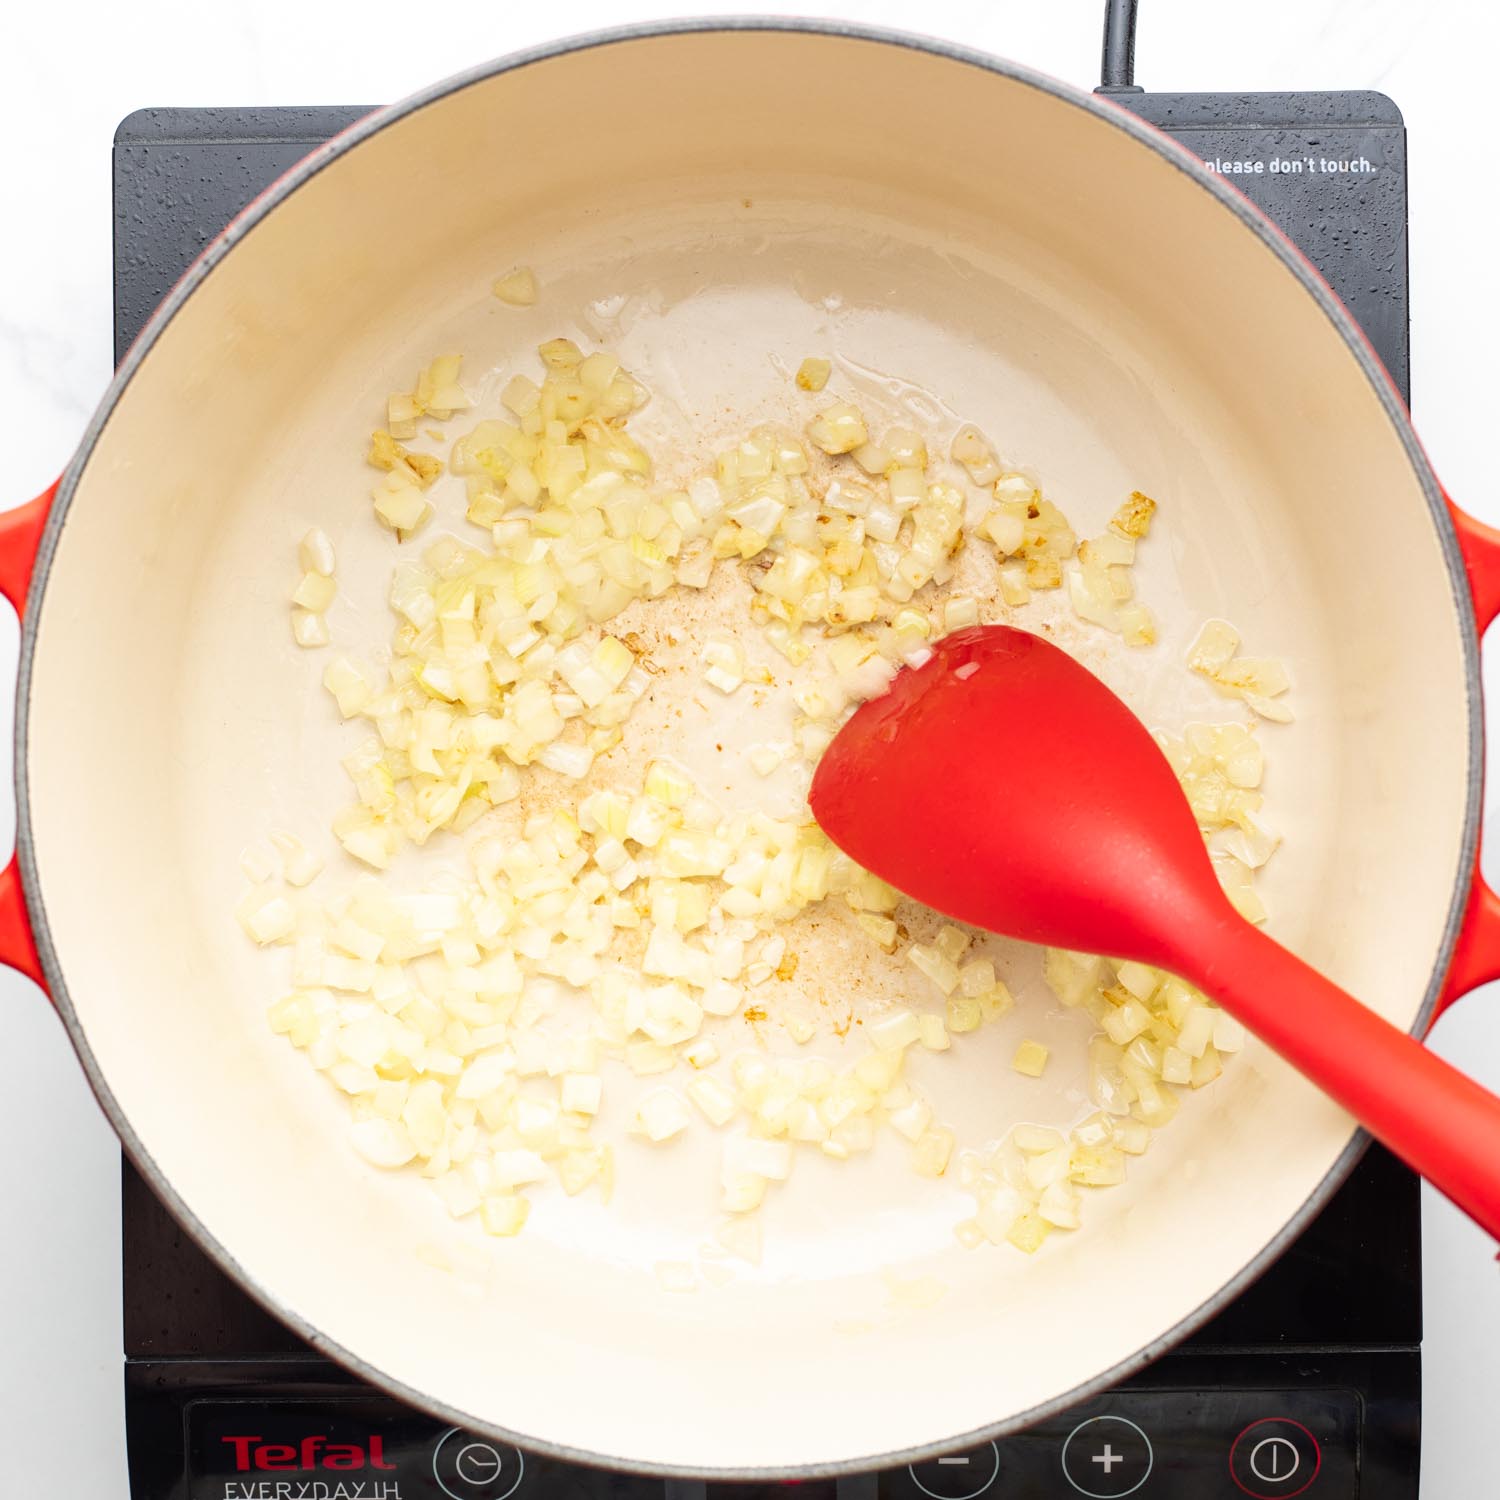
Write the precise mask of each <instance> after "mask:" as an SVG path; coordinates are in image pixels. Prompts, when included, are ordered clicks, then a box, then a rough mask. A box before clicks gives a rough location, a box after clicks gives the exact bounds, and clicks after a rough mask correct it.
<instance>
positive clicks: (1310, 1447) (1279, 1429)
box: [1229, 1417, 1323, 1500]
mask: <svg viewBox="0 0 1500 1500" xmlns="http://www.w3.org/2000/svg"><path fill="white" fill-rule="evenodd" d="M1322 1467H1323V1450H1322V1449H1321V1448H1319V1447H1318V1440H1317V1438H1315V1437H1314V1436H1313V1435H1312V1433H1310V1432H1309V1431H1308V1430H1307V1428H1305V1427H1304V1426H1303V1425H1302V1424H1301V1423H1300V1422H1294V1421H1293V1420H1292V1419H1291V1418H1290V1417H1264V1418H1262V1419H1261V1420H1260V1421H1259V1422H1252V1423H1251V1424H1250V1425H1249V1426H1248V1427H1247V1428H1245V1430H1244V1431H1243V1432H1241V1433H1240V1435H1239V1436H1238V1437H1237V1438H1236V1439H1235V1440H1234V1446H1233V1447H1232V1448H1231V1449H1230V1450H1229V1474H1230V1477H1231V1478H1232V1479H1233V1480H1234V1482H1235V1483H1236V1484H1237V1485H1238V1486H1239V1487H1240V1489H1242V1490H1243V1491H1244V1492H1245V1493H1246V1494H1247V1495H1254V1496H1255V1500H1287V1497H1288V1496H1291V1495H1300V1494H1301V1493H1302V1492H1303V1491H1304V1490H1305V1489H1307V1488H1308V1486H1309V1485H1311V1484H1312V1482H1313V1480H1315V1479H1316V1478H1317V1477H1318V1470H1319V1469H1321V1468H1322Z"/></svg>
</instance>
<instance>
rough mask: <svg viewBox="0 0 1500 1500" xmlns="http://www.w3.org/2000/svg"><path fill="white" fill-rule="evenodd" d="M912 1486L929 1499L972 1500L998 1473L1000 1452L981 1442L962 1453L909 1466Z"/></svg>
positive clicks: (989, 1484) (984, 1489) (948, 1454)
mask: <svg viewBox="0 0 1500 1500" xmlns="http://www.w3.org/2000/svg"><path fill="white" fill-rule="evenodd" d="M907 1472H908V1473H909V1474H910V1475H911V1479H912V1483H913V1484H914V1485H916V1487H917V1488H918V1489H919V1490H921V1492H922V1493H923V1494H924V1495H931V1496H932V1500H974V1496H975V1495H982V1494H983V1493H984V1492H985V1491H986V1490H987V1489H989V1487H990V1486H991V1485H992V1484H993V1483H994V1482H995V1476H996V1475H997V1474H999V1472H1000V1450H999V1449H998V1448H997V1447H996V1446H995V1445H994V1444H993V1443H983V1444H981V1445H980V1446H979V1447H978V1448H969V1449H966V1450H965V1451H964V1452H962V1453H945V1454H944V1455H943V1456H942V1457H941V1458H929V1459H928V1460H927V1461H926V1462H925V1463H920V1464H912V1465H911V1466H910V1468H909V1469H908V1470H907Z"/></svg>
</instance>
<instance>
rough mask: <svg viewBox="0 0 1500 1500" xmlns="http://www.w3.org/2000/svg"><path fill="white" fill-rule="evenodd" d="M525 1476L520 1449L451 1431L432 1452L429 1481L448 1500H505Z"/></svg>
mask: <svg viewBox="0 0 1500 1500" xmlns="http://www.w3.org/2000/svg"><path fill="white" fill-rule="evenodd" d="M525 1472H526V1460H525V1458H523V1457H522V1455H521V1450H520V1449H519V1448H512V1447H511V1446H510V1445H509V1444H508V1443H492V1442H490V1440H489V1439H488V1438H483V1437H479V1436H478V1435H477V1434H475V1433H472V1432H465V1431H464V1430H463V1428H462V1427H450V1428H449V1429H448V1430H447V1432H445V1433H444V1434H443V1435H442V1437H440V1438H439V1439H438V1445H437V1447H436V1448H434V1449H433V1450H432V1477H433V1478H434V1479H436V1480H437V1482H438V1488H439V1489H440V1490H442V1492H443V1493H444V1494H445V1495H448V1496H451V1500H506V1496H508V1495H513V1494H514V1493H515V1491H516V1487H517V1486H518V1485H519V1484H520V1483H521V1476H522V1474H524V1473H525Z"/></svg>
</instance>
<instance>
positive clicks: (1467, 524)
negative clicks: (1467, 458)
mask: <svg viewBox="0 0 1500 1500" xmlns="http://www.w3.org/2000/svg"><path fill="white" fill-rule="evenodd" d="M1448 513H1449V515H1450V516H1451V517H1452V520H1453V526H1454V530H1456V531H1457V532H1458V546H1459V551H1461V552H1462V553H1463V559H1464V570H1465V571H1466V572H1467V573H1468V575H1469V593H1470V595H1471V596H1472V598H1473V602H1474V624H1475V627H1476V628H1477V630H1478V632H1479V635H1480V637H1481V639H1482V638H1483V636H1484V633H1485V631H1486V630H1487V629H1488V628H1489V626H1490V623H1491V621H1493V620H1494V619H1495V617H1496V616H1497V615H1500V530H1497V529H1496V528H1495V527H1493V526H1487V525H1485V523H1484V522H1483V521H1476V520H1475V519H1474V517H1473V516H1471V515H1468V514H1466V513H1465V512H1464V511H1461V510H1460V509H1459V508H1458V507H1457V506H1456V505H1455V504H1454V503H1453V501H1452V500H1451V499H1450V500H1448ZM1492 979H1500V896H1497V895H1496V894H1495V892H1494V891H1493V890H1492V889H1491V888H1490V885H1489V882H1488V881H1487V880H1485V878H1484V876H1483V875H1482V874H1480V869H1479V851H1478V850H1477V849H1476V850H1475V852H1474V874H1473V879H1472V883H1471V884H1470V887H1469V904H1468V907H1467V909H1466V910H1465V912H1464V919H1463V924H1462V925H1461V926H1460V928H1459V931H1458V941H1457V943H1456V944H1455V945H1454V948H1453V961H1452V962H1451V963H1450V964H1449V965H1448V978H1447V980H1446V981H1445V982H1444V985H1443V991H1442V993H1441V994H1440V995H1439V996H1438V1003H1437V1009H1436V1011H1435V1012H1434V1019H1436V1017H1437V1016H1440V1015H1442V1013H1443V1012H1444V1011H1445V1010H1447V1008H1448V1007H1449V1006H1450V1005H1452V1004H1453V1002H1454V1001H1455V1000H1457V999H1459V998H1460V997H1461V996H1463V995H1467V994H1468V993H1469V991H1470V990H1474V989H1478V988H1479V986H1480V985H1482V984H1488V983H1489V982H1490V981H1491V980H1492Z"/></svg>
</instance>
